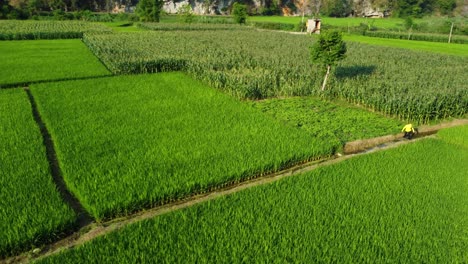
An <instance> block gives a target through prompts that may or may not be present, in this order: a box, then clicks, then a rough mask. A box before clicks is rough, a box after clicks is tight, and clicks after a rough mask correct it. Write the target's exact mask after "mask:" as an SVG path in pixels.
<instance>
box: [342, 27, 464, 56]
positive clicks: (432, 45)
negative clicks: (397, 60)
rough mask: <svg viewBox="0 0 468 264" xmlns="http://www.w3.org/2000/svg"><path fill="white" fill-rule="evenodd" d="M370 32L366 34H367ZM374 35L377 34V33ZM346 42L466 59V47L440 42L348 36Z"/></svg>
mask: <svg viewBox="0 0 468 264" xmlns="http://www.w3.org/2000/svg"><path fill="white" fill-rule="evenodd" d="M369 33H371V32H367V33H366V34H369ZM376 33H379V32H378V31H377V32H376ZM345 39H346V40H347V41H353V42H359V43H365V44H370V45H375V46H380V47H390V48H399V49H406V50H413V51H415V52H428V53H433V54H444V55H452V56H458V57H468V45H462V44H453V43H450V44H449V43H446V42H445V43H440V42H419V41H411V40H401V39H388V38H387V39H384V38H372V37H366V36H358V35H348V36H346V37H345ZM436 56H437V55H436Z"/></svg>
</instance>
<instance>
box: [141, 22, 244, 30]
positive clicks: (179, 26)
mask: <svg viewBox="0 0 468 264" xmlns="http://www.w3.org/2000/svg"><path fill="white" fill-rule="evenodd" d="M138 27H140V28H143V29H148V30H155V31H175V30H183V31H191V30H197V31H200V30H201V31H204V30H210V31H212V30H244V29H248V28H247V27H246V26H240V25H237V24H209V23H139V24H138Z"/></svg>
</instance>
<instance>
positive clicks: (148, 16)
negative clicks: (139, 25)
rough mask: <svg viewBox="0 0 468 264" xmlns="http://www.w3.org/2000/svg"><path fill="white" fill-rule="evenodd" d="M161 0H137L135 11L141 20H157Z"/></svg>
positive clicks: (159, 15)
mask: <svg viewBox="0 0 468 264" xmlns="http://www.w3.org/2000/svg"><path fill="white" fill-rule="evenodd" d="M163 5H164V1H163V0H141V1H139V2H138V5H137V9H136V13H137V15H138V16H139V17H140V21H143V22H159V20H160V18H161V10H162V6H163Z"/></svg>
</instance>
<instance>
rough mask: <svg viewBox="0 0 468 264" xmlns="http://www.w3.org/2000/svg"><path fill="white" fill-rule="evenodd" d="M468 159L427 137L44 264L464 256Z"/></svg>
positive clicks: (145, 224)
mask: <svg viewBox="0 0 468 264" xmlns="http://www.w3.org/2000/svg"><path fill="white" fill-rule="evenodd" d="M465 131H466V130H465ZM464 135H465V137H468V135H467V134H466V133H465V134H464ZM467 159H468V150H467V149H466V148H462V147H457V146H455V145H451V144H448V143H446V142H443V141H441V140H437V139H427V140H423V141H420V142H416V143H414V144H411V145H405V146H401V147H399V148H397V149H391V150H387V151H383V152H378V153H374V154H369V155H364V156H359V157H355V158H352V159H350V160H347V161H343V162H340V163H339V164H336V165H333V166H329V167H322V168H320V169H317V170H315V171H312V172H310V173H307V174H305V175H301V176H296V177H290V178H287V179H283V180H281V181H278V182H275V183H273V184H269V185H263V186H259V187H256V188H251V189H248V190H245V191H242V192H239V193H236V194H232V195H230V196H225V197H223V198H219V199H217V200H214V201H210V202H206V203H203V204H199V205H196V206H192V207H190V208H187V209H183V210H179V211H175V212H172V213H169V214H166V215H162V216H159V217H156V218H154V219H150V220H145V221H142V222H139V223H135V224H132V225H130V226H128V227H126V228H124V229H121V230H119V231H117V232H114V233H111V234H108V235H106V236H103V237H99V238H97V239H95V240H93V241H91V242H90V243H86V244H84V245H82V246H79V247H75V248H73V249H71V250H67V251H64V252H61V253H60V254H58V255H56V256H52V257H49V258H46V259H42V260H41V261H39V263H41V264H44V263H64V262H66V263H115V262H138V263H178V262H180V260H182V259H183V261H184V262H188V263H198V262H201V263H251V262H259V263H284V262H291V263H330V262H331V263H385V262H388V261H390V262H405V263H407V262H408V263H416V262H417V263H419V262H423V263H441V262H450V263H463V262H465V261H466V260H467V259H468V253H467V251H466V248H467V246H468V244H467V243H468V241H467V239H466V238H467V235H468V228H467V223H468V191H467V184H466V171H467V170H468V163H467V162H466V161H467Z"/></svg>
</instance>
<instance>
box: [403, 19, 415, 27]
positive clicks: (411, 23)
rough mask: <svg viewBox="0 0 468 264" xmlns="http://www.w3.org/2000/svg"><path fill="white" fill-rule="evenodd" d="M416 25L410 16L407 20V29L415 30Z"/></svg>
mask: <svg viewBox="0 0 468 264" xmlns="http://www.w3.org/2000/svg"><path fill="white" fill-rule="evenodd" d="M414 25H415V23H414V21H413V18H412V17H410V16H408V17H406V18H405V28H406V29H407V30H409V29H411V28H413V26H414Z"/></svg>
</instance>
